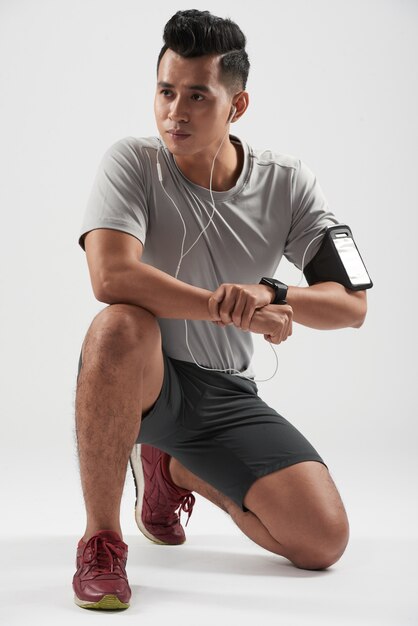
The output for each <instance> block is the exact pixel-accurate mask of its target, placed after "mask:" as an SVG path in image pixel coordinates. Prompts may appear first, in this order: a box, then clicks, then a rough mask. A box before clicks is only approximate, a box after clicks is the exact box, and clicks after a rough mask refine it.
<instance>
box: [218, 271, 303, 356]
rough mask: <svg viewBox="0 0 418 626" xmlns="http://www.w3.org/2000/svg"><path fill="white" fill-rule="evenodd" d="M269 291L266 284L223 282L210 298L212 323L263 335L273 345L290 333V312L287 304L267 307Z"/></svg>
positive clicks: (269, 297) (269, 299) (291, 315)
mask: <svg viewBox="0 0 418 626" xmlns="http://www.w3.org/2000/svg"><path fill="white" fill-rule="evenodd" d="M270 301H271V291H270V290H269V288H268V287H266V286H265V285H259V284H258V285H246V284H244V285H241V284H237V283H222V285H220V286H219V287H218V288H217V289H216V290H215V291H214V292H213V293H212V295H211V296H210V297H209V299H208V309H209V314H210V316H211V320H212V322H213V323H214V324H217V325H218V326H221V327H225V326H229V325H231V324H234V325H235V326H236V327H237V328H240V329H241V330H243V331H244V332H248V331H251V332H254V333H260V334H264V339H266V341H269V342H271V343H274V344H278V343H281V342H282V341H286V339H287V338H288V337H289V336H290V335H291V334H292V317H293V309H292V307H291V306H290V305H289V304H280V305H279V304H270Z"/></svg>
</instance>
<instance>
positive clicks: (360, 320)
mask: <svg viewBox="0 0 418 626" xmlns="http://www.w3.org/2000/svg"><path fill="white" fill-rule="evenodd" d="M366 315H367V305H366V304H365V305H364V306H363V307H362V309H361V312H360V315H359V316H357V317H356V321H355V323H354V324H352V327H353V328H361V327H362V326H363V324H364V320H365V319H366Z"/></svg>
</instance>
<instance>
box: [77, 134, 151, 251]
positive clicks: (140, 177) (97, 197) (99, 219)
mask: <svg viewBox="0 0 418 626" xmlns="http://www.w3.org/2000/svg"><path fill="white" fill-rule="evenodd" d="M148 217H149V214H148V202H147V191H146V175H145V168H144V163H143V161H142V153H141V150H140V148H138V147H137V146H135V138H130V137H126V138H124V139H120V140H119V141H116V142H115V143H114V144H112V145H111V146H110V147H109V148H108V149H107V150H106V152H105V153H104V155H103V157H102V159H101V161H100V164H99V166H98V169H97V172H96V176H95V178H94V182H93V186H92V189H91V192H90V196H89V198H88V201H87V206H86V209H85V213H84V219H83V223H82V227H81V230H80V235H79V239H78V243H79V244H80V246H81V247H82V249H83V250H84V251H85V246H84V235H85V234H86V233H88V232H89V231H90V230H93V229H95V228H112V229H115V230H121V231H123V232H126V233H129V234H131V235H133V236H134V237H136V238H137V239H139V240H140V241H141V242H142V244H145V238H146V233H147V228H148Z"/></svg>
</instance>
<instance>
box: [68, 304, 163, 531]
mask: <svg viewBox="0 0 418 626" xmlns="http://www.w3.org/2000/svg"><path fill="white" fill-rule="evenodd" d="M162 382H163V357H162V351H161V336H160V330H159V326H158V323H157V321H156V319H155V317H154V316H153V315H152V314H151V313H150V312H149V311H146V310H145V309H142V308H141V307H136V306H134V305H126V304H114V305H110V306H108V307H107V308H105V309H103V310H102V311H100V313H99V314H98V315H97V316H96V317H95V318H94V320H93V322H92V323H91V325H90V328H89V330H88V332H87V335H86V338H85V341H84V344H83V356H82V368H81V370H80V374H79V377H78V381H77V391H76V402H75V409H76V434H77V446H78V456H79V463H80V476H81V483H82V488H83V494H84V500H85V505H86V515H87V524H86V530H85V533H84V536H83V540H84V541H87V540H88V539H89V538H90V537H91V536H92V535H93V534H94V533H95V532H97V531H98V530H104V529H107V530H115V531H116V532H118V533H119V535H120V536H121V538H122V539H123V535H122V530H121V526H120V504H121V498H122V492H123V487H124V484H125V478H126V470H127V466H128V460H129V455H130V453H131V452H132V448H133V446H134V444H135V441H136V439H137V437H138V433H139V429H140V422H141V415H142V413H145V411H147V410H148V409H149V408H150V407H151V406H152V405H153V404H154V402H155V401H156V399H157V397H158V394H159V392H160V389H161V386H162ZM144 389H145V392H144Z"/></svg>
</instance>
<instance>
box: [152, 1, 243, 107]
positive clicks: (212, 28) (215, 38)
mask: <svg viewBox="0 0 418 626" xmlns="http://www.w3.org/2000/svg"><path fill="white" fill-rule="evenodd" d="M163 39H164V45H163V47H162V48H161V50H160V54H159V55H158V62H157V74H158V68H159V66H160V61H161V58H162V56H163V54H164V53H165V51H166V50H167V49H168V48H170V49H171V50H173V51H174V52H176V53H177V54H180V55H181V56H182V57H185V58H189V57H199V56H203V55H205V54H213V55H217V54H219V55H222V56H221V58H220V76H221V81H222V83H223V85H224V86H225V88H226V89H227V90H228V92H229V93H230V95H233V94H235V93H237V92H238V91H242V90H244V89H245V87H246V85H247V79H248V72H249V70H250V62H249V60H248V54H247V52H246V51H245V45H246V43H247V40H246V38H245V35H244V33H243V32H242V30H241V29H240V28H239V26H238V25H237V24H235V22H233V21H232V20H230V19H229V18H226V19H223V18H222V17H217V16H216V15H212V14H211V13H210V12H209V11H198V10H197V9H189V10H187V11H177V13H175V15H173V16H172V17H171V18H170V19H169V20H168V22H167V24H166V25H165V26H164V34H163Z"/></svg>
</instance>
